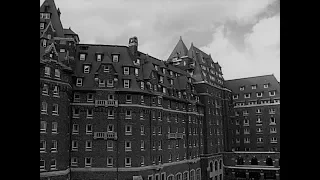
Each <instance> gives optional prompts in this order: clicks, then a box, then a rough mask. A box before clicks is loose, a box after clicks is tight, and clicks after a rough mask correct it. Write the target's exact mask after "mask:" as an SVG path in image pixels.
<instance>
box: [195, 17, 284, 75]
mask: <svg viewBox="0 0 320 180" xmlns="http://www.w3.org/2000/svg"><path fill="white" fill-rule="evenodd" d="M225 29H226V27H225V26H223V25H222V26H219V27H218V28H216V29H215V32H214V33H213V41H212V42H211V43H210V44H208V45H207V46H204V47H201V48H200V49H201V50H203V51H204V52H207V53H211V56H212V58H213V59H214V61H215V62H216V61H218V62H219V64H220V65H221V66H222V68H223V72H224V78H225V79H235V78H241V77H252V76H258V75H266V74H274V75H275V76H276V78H277V79H278V80H279V81H280V14H279V15H276V16H273V17H271V18H265V19H262V20H260V21H259V22H258V23H257V24H255V25H254V26H253V28H252V31H251V32H249V33H248V34H245V35H244V39H245V47H244V49H245V50H244V51H239V50H238V49H237V48H236V47H235V46H234V45H233V44H232V42H231V40H230V39H229V38H228V36H227V34H226V33H225V32H228V31H229V30H228V29H227V30H225Z"/></svg>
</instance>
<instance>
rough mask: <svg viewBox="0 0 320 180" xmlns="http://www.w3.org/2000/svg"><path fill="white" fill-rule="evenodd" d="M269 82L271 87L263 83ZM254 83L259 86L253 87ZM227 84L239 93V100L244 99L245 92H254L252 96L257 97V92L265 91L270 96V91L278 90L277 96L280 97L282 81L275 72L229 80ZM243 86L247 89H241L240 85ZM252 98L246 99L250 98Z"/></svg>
mask: <svg viewBox="0 0 320 180" xmlns="http://www.w3.org/2000/svg"><path fill="white" fill-rule="evenodd" d="M267 83H268V84H269V87H268V88H264V87H263V85H264V84H267ZM252 85H257V88H256V89H252V88H251V86H252ZM225 86H226V87H227V88H228V89H230V90H231V91H232V93H233V94H239V98H238V100H237V101H241V100H244V97H243V94H245V93H253V94H252V96H251V98H253V99H255V98H256V96H255V92H263V93H264V94H267V96H268V95H269V94H268V92H269V91H273V90H276V91H277V92H276V96H275V97H280V83H279V82H278V81H277V79H276V77H275V76H274V75H273V74H271V75H263V76H255V77H247V78H241V79H233V80H227V81H226V82H225ZM242 86H244V87H245V89H244V90H243V91H240V87H242ZM275 97H273V98H275ZM251 98H250V99H251ZM262 98H263V97H262ZM250 99H246V100H250Z"/></svg>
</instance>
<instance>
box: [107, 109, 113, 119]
mask: <svg viewBox="0 0 320 180" xmlns="http://www.w3.org/2000/svg"><path fill="white" fill-rule="evenodd" d="M111 112H112V113H111ZM108 118H109V119H111V118H114V110H108Z"/></svg>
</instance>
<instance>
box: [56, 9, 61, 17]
mask: <svg viewBox="0 0 320 180" xmlns="http://www.w3.org/2000/svg"><path fill="white" fill-rule="evenodd" d="M57 11H58V16H59V17H60V14H61V12H60V8H58V10H57Z"/></svg>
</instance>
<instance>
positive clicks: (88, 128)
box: [86, 124, 92, 134]
mask: <svg viewBox="0 0 320 180" xmlns="http://www.w3.org/2000/svg"><path fill="white" fill-rule="evenodd" d="M86 134H92V125H91V124H87V126H86Z"/></svg>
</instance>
